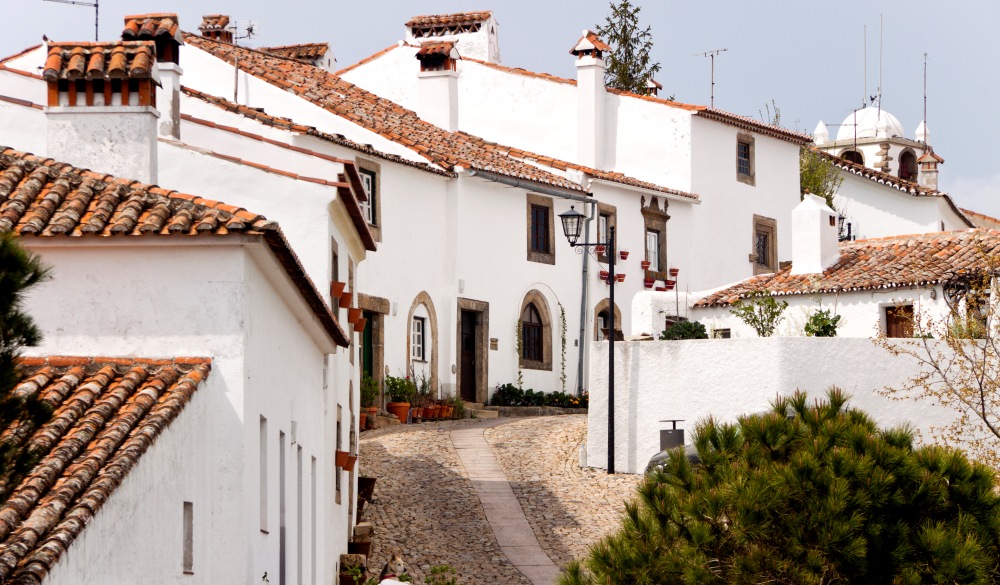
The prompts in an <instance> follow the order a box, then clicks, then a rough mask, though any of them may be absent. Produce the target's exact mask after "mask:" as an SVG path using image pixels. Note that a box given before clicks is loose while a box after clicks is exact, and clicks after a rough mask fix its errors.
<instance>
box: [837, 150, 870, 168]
mask: <svg viewBox="0 0 1000 585" xmlns="http://www.w3.org/2000/svg"><path fill="white" fill-rule="evenodd" d="M840 158H842V159H844V160H846V161H847V162H852V163H854V164H858V165H863V164H865V157H864V155H863V154H861V153H860V152H858V151H856V150H845V151H844V152H842V153H840Z"/></svg>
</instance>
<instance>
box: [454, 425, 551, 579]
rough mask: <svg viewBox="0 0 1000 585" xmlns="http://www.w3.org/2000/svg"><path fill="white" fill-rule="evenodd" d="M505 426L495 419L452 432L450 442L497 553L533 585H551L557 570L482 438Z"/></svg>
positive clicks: (488, 446)
mask: <svg viewBox="0 0 1000 585" xmlns="http://www.w3.org/2000/svg"><path fill="white" fill-rule="evenodd" d="M506 422H509V421H505V420H503V419H496V420H491V421H489V422H484V423H479V424H477V425H475V426H471V427H466V428H463V429H458V430H454V431H452V432H451V442H452V444H453V445H454V446H455V449H456V450H457V451H458V456H459V458H460V459H461V460H462V465H463V467H465V470H466V471H467V472H468V474H469V479H470V480H472V486H473V488H474V489H475V490H476V495H477V496H478V497H479V501H480V503H481V504H482V506H483V511H485V512H486V518H487V520H489V523H490V527H491V528H492V529H493V534H494V536H495V537H496V540H497V544H499V545H500V550H502V551H503V553H504V555H505V556H506V557H507V558H508V559H509V560H510V562H511V563H513V564H514V566H515V567H517V569H518V570H519V571H521V573H523V574H524V576H525V577H527V578H528V579H530V580H531V582H532V584H533V585H552V583H554V582H555V580H556V578H558V576H559V568H558V567H556V566H555V564H554V563H553V562H552V559H550V558H549V557H548V555H547V554H545V551H544V550H542V547H541V546H540V545H539V544H538V539H536V538H535V533H534V531H532V529H531V525H530V524H529V523H528V519H527V518H525V516H524V511H523V510H522V509H521V504H520V502H518V500H517V497H516V496H515V495H514V490H513V489H511V487H510V484H509V483H508V482H507V476H506V475H504V472H503V469H501V467H500V463H499V462H498V461H497V459H496V457H494V456H493V449H492V448H491V447H490V444H489V443H488V442H487V441H486V438H485V437H484V436H483V431H484V430H485V429H487V428H490V427H494V426H497V425H498V424H504V423H506Z"/></svg>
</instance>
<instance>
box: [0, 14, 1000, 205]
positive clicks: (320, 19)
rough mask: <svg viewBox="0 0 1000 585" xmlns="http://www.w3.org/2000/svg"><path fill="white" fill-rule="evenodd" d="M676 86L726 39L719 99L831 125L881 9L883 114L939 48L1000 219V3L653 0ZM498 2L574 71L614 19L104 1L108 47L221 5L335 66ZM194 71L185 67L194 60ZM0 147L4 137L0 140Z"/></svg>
mask: <svg viewBox="0 0 1000 585" xmlns="http://www.w3.org/2000/svg"><path fill="white" fill-rule="evenodd" d="M639 2H640V4H642V6H643V9H642V12H641V13H640V17H641V19H642V21H643V24H648V25H651V26H652V28H653V38H654V42H655V46H654V51H653V55H654V58H655V59H656V60H658V61H660V63H661V64H662V66H663V70H662V71H661V73H660V74H659V75H658V77H657V78H658V80H659V81H660V82H661V83H663V85H664V95H671V94H675V95H676V98H677V99H678V100H680V101H684V102H689V103H699V104H706V105H707V104H708V102H709V95H710V93H709V89H710V88H709V86H710V75H709V61H708V59H705V58H703V57H700V56H697V57H696V56H695V53H699V52H702V51H707V50H710V49H721V48H726V49H728V51H727V52H726V53H723V54H722V55H721V56H720V57H718V58H717V59H716V63H715V73H716V86H715V105H716V107H718V108H722V109H725V110H728V111H731V112H735V113H738V114H743V115H749V116H754V117H758V116H759V112H760V111H761V110H763V107H764V104H765V103H770V101H771V100H772V99H773V100H774V101H775V102H777V104H778V106H779V107H780V108H781V115H782V125H784V126H787V127H790V128H795V129H799V130H803V131H805V132H808V133H811V132H812V130H813V129H814V128H815V126H816V123H817V122H818V121H819V120H821V119H822V120H823V121H825V122H826V123H827V124H828V125H830V126H831V127H830V131H831V134H836V128H835V127H834V126H833V125H834V124H839V123H840V122H841V121H843V119H844V118H845V117H847V116H848V115H849V114H850V112H851V110H852V109H853V108H855V107H857V106H858V105H860V103H861V100H862V96H863V94H864V74H863V71H864V70H863V65H864V52H863V42H864V25H868V81H867V88H868V94H869V95H871V94H874V93H875V91H876V87H877V85H878V81H879V58H878V57H879V54H878V47H879V15H880V14H881V15H882V16H883V18H884V37H883V38H884V41H883V42H884V53H883V59H882V62H883V74H882V80H883V81H882V86H883V91H882V95H883V99H882V105H883V108H884V109H886V110H887V111H889V112H891V113H893V114H894V115H895V116H896V117H897V118H899V120H900V121H901V122H902V124H903V127H904V129H905V130H906V133H907V136H909V137H913V133H914V130H915V129H916V127H917V124H919V123H920V119H921V116H922V110H923V88H922V86H923V55H924V53H925V52H926V53H928V63H929V64H928V76H929V84H928V105H927V112H928V113H927V117H928V126H929V127H930V130H931V143H932V144H933V145H934V148H935V151H936V152H937V153H938V154H939V155H941V156H943V157H944V158H945V160H946V162H945V164H944V165H943V166H942V172H941V188H942V189H943V190H945V191H948V192H950V193H951V194H952V195H953V196H954V197H955V199H956V201H957V202H958V204H959V205H962V206H964V207H971V208H974V209H976V210H979V211H981V212H984V213H988V214H990V215H994V216H1000V164H998V158H1000V157H998V154H1000V152H998V150H1000V149H998V148H997V146H996V143H995V142H994V138H995V137H996V136H998V135H1000V108H998V107H996V106H995V105H994V102H995V100H996V99H997V95H998V94H1000V76H998V75H997V74H996V71H997V63H1000V41H998V38H997V33H996V23H997V22H1000V2H996V1H995V0H952V1H951V2H940V1H939V0H909V1H898V0H897V1H889V0H839V1H837V2H815V1H802V0H757V1H754V2H747V1H746V0H715V1H714V2H706V1H700V2H693V1H687V2H679V1H664V0H659V1H657V2H651V1H647V2H642V1H641V0H639ZM4 4H8V6H7V7H6V8H7V11H6V13H5V17H4V18H3V19H2V20H0V53H2V54H3V55H8V54H11V53H15V52H17V51H19V50H21V49H23V48H25V47H27V46H29V45H31V44H35V43H38V42H40V41H41V37H42V35H43V34H46V35H48V36H49V37H50V38H52V39H55V40H93V36H94V19H93V17H94V11H93V9H92V8H85V7H80V6H71V5H66V4H59V3H54V2H48V1H45V0H17V1H16V2H14V1H11V0H7V1H6V2H4ZM487 9H491V10H493V11H494V13H495V14H496V17H497V19H498V21H499V23H500V30H499V34H500V50H501V55H502V57H503V62H504V64H506V65H510V66H513V67H523V68H525V69H529V70H533V71H541V72H546V73H552V74H555V75H560V76H564V77H574V76H575V72H574V67H573V58H572V56H570V55H569V53H568V51H569V48H570V47H571V46H572V45H573V43H574V42H575V41H576V40H577V38H579V36H580V32H581V31H582V30H583V29H584V28H589V27H593V26H594V25H595V24H596V23H598V22H603V21H604V17H605V16H606V15H607V13H608V12H609V8H608V2H607V1H606V0H574V1H572V2H570V1H560V2H552V1H546V0H530V1H529V0H502V1H494V2H493V3H492V4H491V2H490V1H489V0H472V1H459V0H435V1H429V0H389V1H378V0H375V1H367V2H357V1H350V2H348V1H347V0H336V1H332V2H330V1H320V0H283V1H274V0H272V1H269V2H264V1H262V0H216V1H214V2H213V1H208V0H197V1H196V0H101V27H100V36H101V39H102V40H111V39H114V38H117V37H118V35H119V33H120V32H121V22H122V17H123V16H124V15H125V14H134V13H144V12H177V13H179V14H180V18H181V26H182V27H183V28H184V29H186V30H196V29H197V25H198V23H199V22H200V20H201V15H202V14H211V13H223V14H229V15H231V16H233V17H234V18H235V19H237V20H239V21H241V22H244V21H246V20H252V21H253V22H255V23H256V24H257V25H258V30H259V35H258V36H257V37H256V38H255V39H253V40H252V41H251V42H250V44H251V45H253V46H264V45H279V44H289V43H296V42H307V41H327V42H329V43H330V45H331V47H332V48H333V51H334V54H335V55H336V57H337V59H338V67H345V66H347V65H349V64H351V63H354V62H355V61H357V60H359V59H361V58H363V57H365V56H367V55H369V54H371V53H374V52H376V51H378V50H381V49H383V48H385V47H387V46H388V45H390V44H392V43H394V42H395V41H397V40H399V39H401V38H402V37H403V23H404V22H406V20H407V19H408V18H409V17H410V16H414V15H417V14H441V13H449V12H459V11H467V10H487ZM182 66H183V64H182ZM0 143H2V137H0Z"/></svg>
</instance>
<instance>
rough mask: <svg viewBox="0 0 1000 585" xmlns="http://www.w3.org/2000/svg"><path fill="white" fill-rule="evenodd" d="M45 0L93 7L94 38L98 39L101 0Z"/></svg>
mask: <svg viewBox="0 0 1000 585" xmlns="http://www.w3.org/2000/svg"><path fill="white" fill-rule="evenodd" d="M44 1H45V2H58V3H60V4H75V5H77V6H88V7H90V8H93V9H94V40H95V41H99V40H100V32H99V25H100V22H101V6H100V4H101V0H94V1H93V2H82V1H80V0H44Z"/></svg>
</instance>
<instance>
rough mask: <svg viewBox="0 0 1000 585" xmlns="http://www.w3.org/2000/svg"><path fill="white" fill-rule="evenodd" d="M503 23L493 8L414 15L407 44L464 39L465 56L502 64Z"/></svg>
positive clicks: (409, 22)
mask: <svg viewBox="0 0 1000 585" xmlns="http://www.w3.org/2000/svg"><path fill="white" fill-rule="evenodd" d="M499 28H500V24H499V23H498V22H497V20H496V18H494V17H493V13H492V12H491V11H488V10H486V11H482V12H459V13H457V14H429V15H426V16H414V17H413V18H411V19H410V20H408V21H407V22H406V36H405V37H404V38H405V39H406V43H407V44H410V45H414V44H420V43H426V42H429V41H437V42H448V41H451V42H461V47H462V56H463V57H466V58H468V59H478V60H479V61H486V62H488V63H500V41H499V37H498V35H497V30H498V29H499Z"/></svg>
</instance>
